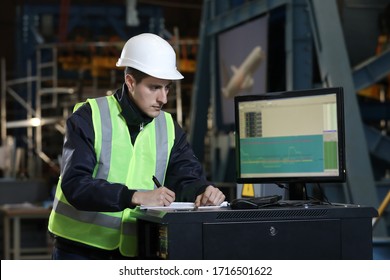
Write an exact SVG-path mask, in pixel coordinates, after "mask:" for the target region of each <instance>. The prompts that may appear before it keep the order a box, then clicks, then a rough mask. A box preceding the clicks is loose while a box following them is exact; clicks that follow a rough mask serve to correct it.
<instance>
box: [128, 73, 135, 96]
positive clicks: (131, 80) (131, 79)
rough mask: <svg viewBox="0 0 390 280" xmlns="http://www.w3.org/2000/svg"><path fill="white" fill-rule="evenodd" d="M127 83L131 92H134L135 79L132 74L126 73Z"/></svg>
mask: <svg viewBox="0 0 390 280" xmlns="http://www.w3.org/2000/svg"><path fill="white" fill-rule="evenodd" d="M125 83H126V85H127V88H128V89H129V92H133V91H134V89H135V84H136V83H135V79H134V77H133V76H132V75H130V74H126V75H125Z"/></svg>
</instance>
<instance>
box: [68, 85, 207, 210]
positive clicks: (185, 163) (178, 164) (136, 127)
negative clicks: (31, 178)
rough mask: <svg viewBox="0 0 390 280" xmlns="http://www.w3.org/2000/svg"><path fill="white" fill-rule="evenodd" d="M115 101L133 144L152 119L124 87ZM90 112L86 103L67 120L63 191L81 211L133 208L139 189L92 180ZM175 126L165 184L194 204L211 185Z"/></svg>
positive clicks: (118, 92) (93, 157)
mask: <svg viewBox="0 0 390 280" xmlns="http://www.w3.org/2000/svg"><path fill="white" fill-rule="evenodd" d="M115 98H116V99H117V100H118V101H119V103H120V106H121V107H122V115H123V117H124V119H125V120H126V123H127V126H128V128H129V131H130V135H131V139H129V142H130V141H132V143H133V144H134V142H135V141H137V135H138V133H139V131H140V127H141V126H142V125H143V126H146V125H148V124H149V123H150V122H151V121H152V120H153V119H152V118H150V117H148V116H146V115H145V114H143V113H142V112H141V111H140V110H139V109H138V107H137V106H136V105H135V104H134V103H133V102H132V101H131V99H130V97H129V96H128V92H127V87H126V85H125V84H124V85H123V87H122V89H119V90H117V91H116V92H115ZM91 112H92V111H91V107H90V106H89V104H87V103H86V104H84V105H82V106H81V107H80V108H79V109H78V110H77V111H76V112H74V113H73V114H72V115H71V116H70V117H69V118H68V120H67V123H66V136H65V141H64V145H63V153H62V166H61V177H62V191H63V193H64V195H65V197H66V199H67V200H68V201H69V203H70V204H72V205H73V206H74V207H75V208H77V209H79V210H84V211H99V212H110V211H122V210H124V209H125V208H134V207H135V205H132V204H131V199H132V196H133V194H134V192H135V191H136V190H130V189H129V188H128V187H127V186H125V185H123V184H120V183H116V182H108V181H106V180H102V179H94V178H92V174H93V170H94V168H95V165H96V154H95V150H94V130H93V124H92V114H91ZM174 123H175V141H174V144H173V148H172V151H171V154H170V157H169V163H168V167H167V173H166V177H165V182H164V185H165V186H167V187H169V188H170V189H172V190H173V191H174V192H175V194H176V201H190V202H193V201H195V198H196V196H197V195H198V194H201V193H202V192H203V191H204V190H205V189H206V187H207V186H208V185H209V184H210V182H208V181H207V180H206V176H205V174H204V171H203V168H202V165H201V164H200V162H199V161H198V159H197V158H196V156H195V155H194V153H193V151H192V149H191V147H190V145H189V143H188V142H187V138H186V134H185V133H184V131H183V130H182V128H181V127H180V126H179V125H178V124H177V122H176V121H175V122H174ZM139 176H142V174H139ZM150 180H152V178H150ZM129 187H130V188H132V186H129Z"/></svg>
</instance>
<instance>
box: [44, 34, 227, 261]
mask: <svg viewBox="0 0 390 280" xmlns="http://www.w3.org/2000/svg"><path fill="white" fill-rule="evenodd" d="M117 66H119V67H123V66H124V67H126V68H125V83H124V84H123V86H122V88H121V89H119V90H117V91H116V92H115V94H114V95H111V96H105V97H100V98H95V99H88V100H87V101H86V102H85V103H84V104H79V105H78V106H76V108H75V111H74V113H73V114H72V115H71V116H70V117H69V119H68V120H67V133H66V137H65V141H64V147H63V156H62V159H63V162H62V170H61V176H60V178H59V182H58V185H57V189H56V195H55V199H54V203H53V211H52V213H51V215H50V219H49V231H50V232H51V233H52V234H53V236H54V238H55V242H54V245H55V246H54V249H53V259H122V258H134V257H136V256H137V234H136V223H135V222H136V221H135V219H134V218H133V217H132V209H134V208H135V207H136V206H137V205H141V204H142V205H149V206H163V205H165V206H168V205H170V204H171V203H172V202H173V201H194V202H195V204H196V205H197V206H200V205H219V204H221V203H222V202H223V201H224V199H225V196H224V195H223V193H222V192H221V191H220V190H219V189H218V188H216V187H214V186H212V185H211V184H210V183H209V182H208V181H207V180H206V178H205V175H204V172H203V169H202V166H201V164H200V163H199V161H198V160H197V158H196V157H195V155H194V154H193V151H192V149H191V148H190V146H189V144H188V142H187V141H186V135H185V133H184V132H183V130H182V129H181V128H180V126H179V125H178V124H177V123H176V122H174V121H173V119H172V117H171V115H170V114H168V113H166V112H164V111H162V107H163V105H165V104H166V103H167V95H168V92H169V89H170V87H171V85H172V81H173V80H178V79H182V78H183V76H182V75H181V74H180V73H179V72H178V71H177V69H176V54H175V52H174V50H173V48H172V47H171V45H170V44H169V43H168V42H166V41H165V40H163V39H162V38H160V37H159V36H157V35H154V34H149V33H145V34H141V35H138V36H134V37H132V38H130V39H129V40H128V41H127V42H126V44H125V46H124V47H123V50H122V54H121V57H120V58H119V60H118V62H117ZM153 176H156V178H157V180H158V181H159V182H161V183H162V185H163V186H156V185H155V182H154V181H155V180H152V178H153Z"/></svg>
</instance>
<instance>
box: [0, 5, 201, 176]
mask: <svg viewBox="0 0 390 280" xmlns="http://www.w3.org/2000/svg"><path fill="white" fill-rule="evenodd" d="M136 2H137V1H134V0H127V1H124V2H123V3H122V4H109V5H107V4H103V3H100V4H94V5H91V4H88V3H87V4H71V1H70V0H62V1H61V2H60V3H57V4H30V3H28V4H24V5H22V6H18V8H17V12H18V13H17V15H18V16H17V19H16V20H17V28H18V30H19V31H20V32H15V36H16V38H15V41H16V42H17V44H16V53H17V56H16V57H15V58H16V61H15V63H14V64H13V65H12V66H11V67H9V66H10V65H7V63H9V62H7V61H5V59H2V60H1V86H2V88H1V122H0V132H1V133H0V136H1V147H0V155H2V156H3V157H2V158H3V159H4V160H1V162H0V170H1V172H2V173H3V174H2V176H0V177H3V176H4V177H7V178H22V177H23V178H27V177H30V178H34V177H41V176H47V175H48V174H53V175H52V176H53V177H57V176H58V173H59V168H60V166H59V163H60V154H61V147H62V142H63V136H64V133H65V123H64V122H65V119H66V117H67V116H68V115H69V113H70V112H71V111H72V108H73V106H74V104H75V103H76V102H79V101H84V100H85V99H86V98H89V97H96V96H102V95H105V94H110V93H112V91H113V90H115V89H116V88H118V87H120V86H121V83H122V82H123V69H121V68H117V67H116V66H115V63H116V61H117V58H118V57H119V56H120V52H121V49H122V46H123V45H124V43H125V41H127V40H128V38H129V37H131V36H132V35H135V34H138V33H141V32H152V33H155V34H159V35H160V36H162V37H164V38H166V39H167V40H169V41H170V42H171V43H172V45H173V46H174V48H175V49H176V51H177V53H178V63H179V65H178V67H179V69H180V71H182V72H183V73H185V74H187V75H190V76H191V75H193V73H194V72H195V67H196V63H195V57H196V52H197V48H198V40H197V39H192V38H188V39H187V38H186V39H181V38H180V34H179V29H178V28H174V30H173V32H172V34H171V33H170V32H169V31H168V30H166V28H165V24H164V17H163V9H162V7H161V6H157V5H147V4H145V5H142V4H137V3H136ZM9 68H13V69H15V70H14V71H15V73H16V74H15V75H10V74H9V73H7V69H9ZM187 83H191V79H187V80H186V81H184V82H180V81H178V82H177V84H176V87H175V92H174V93H173V94H171V96H170V97H169V101H168V102H169V103H168V106H167V110H168V111H170V112H171V113H173V114H174V115H175V116H176V118H177V120H178V122H179V123H181V124H182V125H183V126H185V125H187V124H186V120H185V118H186V117H187V116H186V115H185V114H186V112H188V111H189V109H188V108H186V109H185V110H183V107H184V106H188V104H184V103H185V102H183V98H182V95H183V97H185V95H186V94H190V88H189V87H188V84H187ZM187 99H188V98H187ZM185 101H187V100H185Z"/></svg>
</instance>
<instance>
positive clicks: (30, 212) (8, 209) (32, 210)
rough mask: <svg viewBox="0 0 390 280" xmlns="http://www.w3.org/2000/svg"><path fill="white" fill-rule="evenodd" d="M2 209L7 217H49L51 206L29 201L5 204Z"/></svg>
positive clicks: (0, 207)
mask: <svg viewBox="0 0 390 280" xmlns="http://www.w3.org/2000/svg"><path fill="white" fill-rule="evenodd" d="M0 211H1V212H2V213H3V214H4V215H6V216H7V217H10V218H11V217H21V218H23V217H25V218H27V217H49V215H50V212H51V208H46V207H42V206H36V205H33V204H29V203H22V204H4V205H2V206H0Z"/></svg>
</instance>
